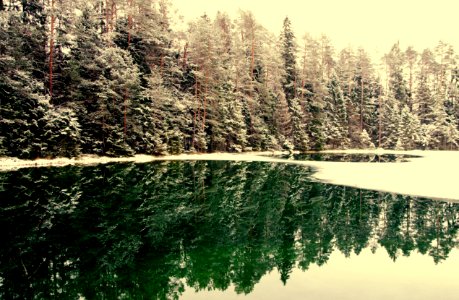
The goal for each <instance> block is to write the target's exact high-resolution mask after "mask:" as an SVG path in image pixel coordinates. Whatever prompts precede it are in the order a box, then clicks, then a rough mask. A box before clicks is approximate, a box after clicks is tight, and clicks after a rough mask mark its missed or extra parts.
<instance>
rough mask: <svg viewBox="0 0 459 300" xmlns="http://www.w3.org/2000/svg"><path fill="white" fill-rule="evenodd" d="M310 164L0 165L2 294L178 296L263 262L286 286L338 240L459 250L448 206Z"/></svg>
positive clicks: (233, 279)
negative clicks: (351, 182)
mask: <svg viewBox="0 0 459 300" xmlns="http://www.w3.org/2000/svg"><path fill="white" fill-rule="evenodd" d="M310 172H311V171H310V170H308V169H307V168H304V167H303V166H295V165H287V164H273V163H260V162H252V163H247V162H211V161H209V162H206V161H199V162H163V163H152V164H137V165H136V164H113V165H100V166H95V167H73V166H72V167H63V168H32V169H22V170H19V171H14V172H6V173H0V198H1V199H2V201H1V203H0V225H1V227H2V228H7V229H8V230H2V231H1V234H0V282H1V284H0V298H2V299H76V298H85V299H176V298H178V297H179V295H180V294H181V293H182V292H183V289H184V287H185V282H186V284H187V285H188V286H190V287H192V288H194V289H196V290H207V289H218V290H226V289H228V288H230V289H233V288H234V289H235V290H236V292H237V293H249V292H251V291H252V290H253V289H254V287H255V285H256V284H257V283H258V282H259V281H260V280H261V278H262V277H263V276H264V275H265V274H268V273H269V272H271V271H273V270H278V271H279V273H280V278H279V279H280V280H282V281H283V282H284V283H286V282H287V281H288V280H289V276H290V275H291V272H292V270H293V269H294V268H300V269H301V270H303V271H306V272H307V269H308V268H310V267H312V266H322V265H324V264H325V263H327V262H328V264H329V265H333V263H334V260H333V257H332V253H333V252H337V251H339V252H340V253H342V254H344V255H345V256H350V255H352V254H355V255H359V254H360V253H362V251H363V250H364V249H371V250H372V251H373V252H378V254H379V252H381V251H382V252H383V253H384V254H385V253H387V255H384V257H385V258H386V259H387V263H390V264H392V262H391V261H390V260H393V261H396V260H397V259H398V258H399V257H401V256H405V257H408V256H410V255H411V254H412V255H419V254H421V255H426V256H429V257H430V258H431V259H432V260H433V261H434V262H435V263H438V262H443V261H445V260H447V259H448V256H449V255H450V252H451V251H453V250H457V249H455V248H457V246H458V235H457V234H458V229H459V223H458V215H459V205H458V204H455V203H448V202H442V201H432V200H426V199H418V198H413V197H410V196H401V195H393V194H388V193H381V192H375V191H366V190H360V189H354V188H349V187H341V186H334V185H328V184H323V183H317V182H313V181H311V180H310V179H309V178H308V177H309V176H308V175H309V174H310ZM405 259H409V258H404V260H403V261H402V262H401V263H402V264H404V263H406V261H405ZM450 259H453V257H451V258H450ZM378 264H380V262H378ZM433 276H435V275H433Z"/></svg>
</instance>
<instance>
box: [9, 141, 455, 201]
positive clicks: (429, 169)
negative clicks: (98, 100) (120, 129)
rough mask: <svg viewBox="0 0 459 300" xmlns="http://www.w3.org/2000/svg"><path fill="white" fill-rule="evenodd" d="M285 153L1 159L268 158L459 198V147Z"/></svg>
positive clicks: (54, 162)
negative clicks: (370, 158) (355, 157)
mask: <svg viewBox="0 0 459 300" xmlns="http://www.w3.org/2000/svg"><path fill="white" fill-rule="evenodd" d="M283 153H285V152H272V151H268V152H249V153H238V154H232V153H209V154H180V155H170V156H150V155H136V156H133V157H100V156H92V155H85V156H82V157H79V158H55V159H36V160H22V159H17V158H0V172H6V171H14V170H18V169H20V168H30V167H58V166H67V165H81V166H89V165H97V164H105V163H115V162H134V163H147V162H153V161H170V160H223V161H264V162H276V163H289V164H296V165H304V166H310V167H313V168H314V169H315V170H316V172H315V173H313V175H312V177H313V178H314V179H316V180H318V181H321V182H326V183H332V184H337V185H344V186H351V187H357V188H364V189H370V190H377V191H382V192H392V193H398V194H404V195H411V196H418V197H426V198H432V199H441V200H448V201H456V202H457V201H459V188H457V187H456V185H457V180H456V179H455V176H454V174H453V173H452V172H454V171H455V170H457V169H459V151H421V150H413V151H391V150H381V149H376V150H337V151H323V152H321V153H346V154H406V155H414V156H420V157H417V158H410V159H408V160H409V161H408V162H405V163H366V162H358V163H355V162H329V161H298V160H289V159H279V158H275V157H270V156H269V155H278V154H283Z"/></svg>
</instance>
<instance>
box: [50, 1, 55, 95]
mask: <svg viewBox="0 0 459 300" xmlns="http://www.w3.org/2000/svg"><path fill="white" fill-rule="evenodd" d="M54 21H55V16H54V0H51V28H50V34H49V36H50V38H49V96H50V97H51V98H53V57H54Z"/></svg>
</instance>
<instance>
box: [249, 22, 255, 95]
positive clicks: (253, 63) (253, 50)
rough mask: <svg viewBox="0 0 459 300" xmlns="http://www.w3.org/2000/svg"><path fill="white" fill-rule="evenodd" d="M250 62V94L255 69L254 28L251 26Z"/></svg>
mask: <svg viewBox="0 0 459 300" xmlns="http://www.w3.org/2000/svg"><path fill="white" fill-rule="evenodd" d="M251 48H252V49H251V60H250V79H251V86H252V89H251V92H253V80H254V74H253V69H254V67H255V36H254V28H253V25H252V47H251Z"/></svg>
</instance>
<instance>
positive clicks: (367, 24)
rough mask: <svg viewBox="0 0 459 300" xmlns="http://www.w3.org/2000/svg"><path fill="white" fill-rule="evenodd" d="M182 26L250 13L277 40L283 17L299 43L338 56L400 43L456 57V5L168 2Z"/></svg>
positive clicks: (440, 0)
mask: <svg viewBox="0 0 459 300" xmlns="http://www.w3.org/2000/svg"><path fill="white" fill-rule="evenodd" d="M172 3H173V5H174V6H175V8H177V9H178V11H179V15H182V16H183V17H184V18H185V20H186V21H189V20H193V19H195V18H196V17H199V16H201V15H202V14H203V13H204V12H206V13H207V14H208V15H209V16H212V17H214V16H215V14H216V12H217V11H218V10H220V11H226V12H228V13H229V14H230V16H237V11H238V9H239V8H240V9H243V10H250V11H252V12H253V14H254V15H255V18H256V20H257V21H258V22H259V23H261V25H263V26H264V27H265V28H267V29H269V30H270V31H271V32H273V33H275V34H279V33H280V31H281V27H282V22H283V19H284V18H285V16H288V17H289V18H290V20H291V21H292V26H293V29H294V30H295V33H296V37H297V42H298V43H299V44H300V45H301V44H302V39H301V38H302V36H303V35H304V33H305V32H309V33H310V34H312V35H313V36H319V35H320V34H321V33H324V34H326V35H327V36H329V37H330V39H331V41H332V43H333V45H334V46H335V47H336V48H337V50H339V49H341V48H344V47H347V46H349V45H351V46H353V47H355V48H357V47H359V46H362V47H364V48H365V49H366V50H367V51H368V52H370V53H373V54H375V53H376V54H381V56H382V54H383V53H386V52H388V51H389V50H390V48H391V46H392V45H393V44H394V43H395V42H397V41H400V46H401V47H402V48H403V49H404V48H406V47H407V46H410V45H412V46H414V47H415V48H416V49H417V50H418V51H422V50H423V49H424V48H427V47H429V48H434V47H435V46H436V45H437V43H438V41H439V40H443V41H445V42H447V43H450V44H452V45H453V46H454V48H455V50H456V52H459V35H458V29H459V26H458V19H459V17H458V11H459V1H458V0H435V1H432V0H417V1H415V0H384V1H383V0H303V1H301V0H279V1H276V0H172Z"/></svg>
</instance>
